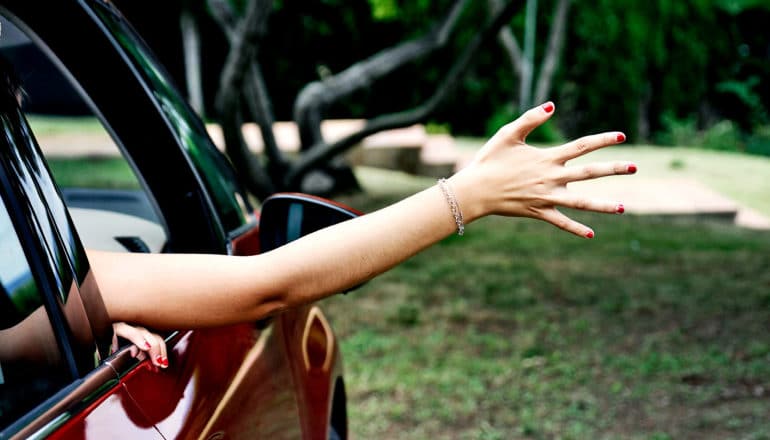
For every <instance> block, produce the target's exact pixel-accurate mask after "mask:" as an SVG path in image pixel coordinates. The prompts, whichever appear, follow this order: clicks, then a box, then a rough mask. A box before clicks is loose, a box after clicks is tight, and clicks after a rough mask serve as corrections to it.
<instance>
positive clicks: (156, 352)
mask: <svg viewBox="0 0 770 440" xmlns="http://www.w3.org/2000/svg"><path fill="white" fill-rule="evenodd" d="M112 327H113V329H114V330H115V335H117V336H120V337H121V338H124V339H127V340H129V341H130V342H131V343H132V344H134V345H133V347H131V356H133V357H135V358H138V359H139V360H144V357H145V356H150V361H151V362H152V364H153V365H155V366H156V367H160V368H167V367H168V355H167V353H166V341H164V340H163V337H162V336H160V335H157V334H155V333H153V332H151V331H149V330H147V329H146V328H144V327H134V326H131V325H128V324H126V323H125V322H118V323H116V324H113V325H112Z"/></svg>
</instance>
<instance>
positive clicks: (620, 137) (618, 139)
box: [615, 133, 626, 142]
mask: <svg viewBox="0 0 770 440" xmlns="http://www.w3.org/2000/svg"><path fill="white" fill-rule="evenodd" d="M615 140H617V141H618V142H623V141H625V140H626V135H624V134H623V133H618V135H617V136H616V137H615Z"/></svg>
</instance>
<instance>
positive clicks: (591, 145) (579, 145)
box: [553, 131, 626, 163]
mask: <svg viewBox="0 0 770 440" xmlns="http://www.w3.org/2000/svg"><path fill="white" fill-rule="evenodd" d="M625 140H626V135H625V134H623V133H621V132H619V131H611V132H607V133H600V134H593V135H590V136H584V137H582V138H579V139H575V140H574V141H571V142H568V143H566V144H564V145H562V146H560V147H556V148H554V149H553V151H554V152H555V154H556V157H557V159H558V160H559V161H560V162H562V163H564V162H567V161H568V160H571V159H574V158H576V157H580V156H582V155H584V154H587V153H590V152H591V151H595V150H598V149H599V148H604V147H608V146H610V145H617V144H620V143H623V142H624V141H625Z"/></svg>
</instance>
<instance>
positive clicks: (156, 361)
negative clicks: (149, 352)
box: [155, 355, 163, 365]
mask: <svg viewBox="0 0 770 440" xmlns="http://www.w3.org/2000/svg"><path fill="white" fill-rule="evenodd" d="M155 363H156V364H158V365H163V358H162V357H161V356H160V355H158V356H155Z"/></svg>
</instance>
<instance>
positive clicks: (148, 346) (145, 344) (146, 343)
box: [144, 341, 152, 350]
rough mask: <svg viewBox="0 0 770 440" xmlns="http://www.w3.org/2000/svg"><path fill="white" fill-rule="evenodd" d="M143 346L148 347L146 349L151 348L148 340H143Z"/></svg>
mask: <svg viewBox="0 0 770 440" xmlns="http://www.w3.org/2000/svg"><path fill="white" fill-rule="evenodd" d="M144 348H146V349H148V350H149V349H151V348H152V346H150V343H149V342H147V341H144Z"/></svg>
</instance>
